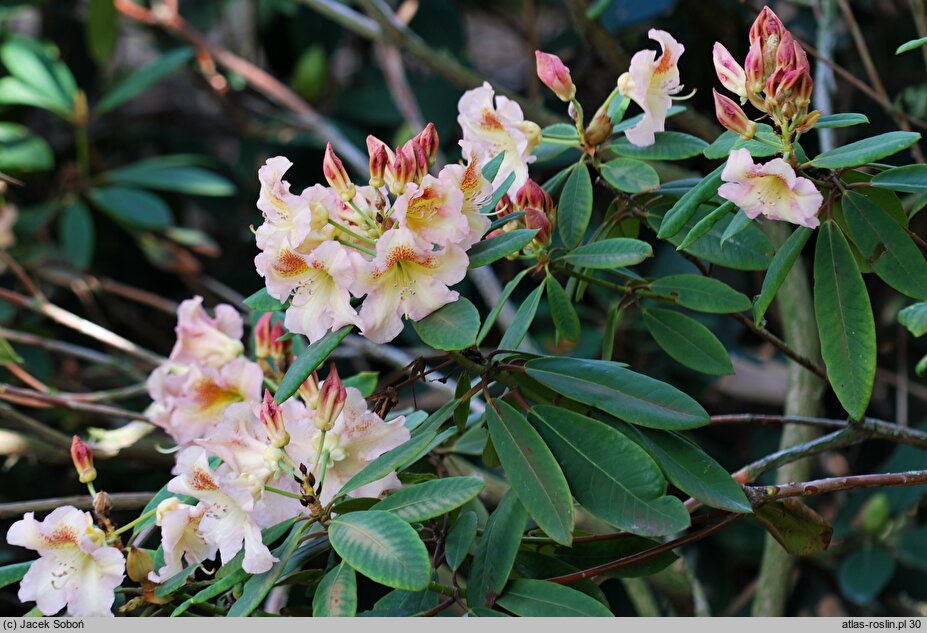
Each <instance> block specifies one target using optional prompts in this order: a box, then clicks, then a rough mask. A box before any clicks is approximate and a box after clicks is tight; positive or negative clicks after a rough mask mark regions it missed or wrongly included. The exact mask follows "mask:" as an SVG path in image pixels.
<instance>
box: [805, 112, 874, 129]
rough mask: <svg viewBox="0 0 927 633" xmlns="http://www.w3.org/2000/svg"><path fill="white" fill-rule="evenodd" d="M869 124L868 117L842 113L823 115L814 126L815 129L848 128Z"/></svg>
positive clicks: (853, 113)
mask: <svg viewBox="0 0 927 633" xmlns="http://www.w3.org/2000/svg"><path fill="white" fill-rule="evenodd" d="M867 123H869V117H867V116H866V115H865V114H857V113H856V112H842V113H840V114H825V115H824V116H822V117H821V118H820V119H818V122H817V123H815V124H814V127H815V128H818V129H820V128H830V127H850V126H851V125H862V124H867Z"/></svg>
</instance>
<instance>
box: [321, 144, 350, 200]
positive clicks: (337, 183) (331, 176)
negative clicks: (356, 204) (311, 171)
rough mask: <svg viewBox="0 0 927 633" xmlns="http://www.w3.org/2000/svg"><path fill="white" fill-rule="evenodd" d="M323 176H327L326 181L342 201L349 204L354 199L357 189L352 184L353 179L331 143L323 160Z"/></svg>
mask: <svg viewBox="0 0 927 633" xmlns="http://www.w3.org/2000/svg"><path fill="white" fill-rule="evenodd" d="M322 175H324V176H325V180H327V181H328V184H329V185H330V186H331V188H332V189H334V190H335V192H336V193H337V194H338V195H339V196H340V197H341V200H342V201H344V202H348V201H349V200H353V199H354V195H355V194H356V193H357V189H356V188H355V187H354V183H353V182H351V178H350V177H349V176H348V172H347V171H346V170H345V168H344V164H343V163H342V162H341V159H340V158H338V157H337V156H336V155H335V150H333V149H332V144H331V143H329V144H328V145H327V146H326V148H325V158H323V159H322Z"/></svg>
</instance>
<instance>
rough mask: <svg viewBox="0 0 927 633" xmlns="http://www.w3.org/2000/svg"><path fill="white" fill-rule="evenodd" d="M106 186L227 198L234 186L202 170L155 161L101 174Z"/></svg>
mask: <svg viewBox="0 0 927 633" xmlns="http://www.w3.org/2000/svg"><path fill="white" fill-rule="evenodd" d="M103 179H104V180H106V181H107V182H111V183H115V184H118V185H128V186H130V187H141V188H143V189H155V190H157V191H172V192H177V193H186V194H189V195H193V196H230V195H232V194H234V193H235V185H233V184H232V183H231V182H229V181H228V180H227V179H225V178H223V177H222V176H220V175H219V174H217V173H215V172H212V171H209V170H208V169H203V168H202V167H178V166H173V165H170V164H169V163H168V164H163V163H161V162H160V161H159V160H143V161H139V162H137V163H133V164H131V165H127V166H125V167H120V168H119V169H113V170H111V171H108V172H106V173H105V174H103Z"/></svg>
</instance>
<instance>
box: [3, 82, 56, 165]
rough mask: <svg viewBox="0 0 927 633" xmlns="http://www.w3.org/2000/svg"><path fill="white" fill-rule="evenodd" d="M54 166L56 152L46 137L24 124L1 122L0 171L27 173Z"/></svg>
mask: <svg viewBox="0 0 927 633" xmlns="http://www.w3.org/2000/svg"><path fill="white" fill-rule="evenodd" d="M0 81H2V80H0ZM54 166H55V154H54V152H52V148H51V146H50V145H49V144H48V143H47V142H46V141H45V139H43V138H42V137H41V136H37V135H35V134H33V133H32V132H30V131H29V129H28V128H27V127H25V126H23V125H18V124H16V123H0V171H4V172H12V173H25V172H34V171H46V170H49V169H51V168H52V167H54Z"/></svg>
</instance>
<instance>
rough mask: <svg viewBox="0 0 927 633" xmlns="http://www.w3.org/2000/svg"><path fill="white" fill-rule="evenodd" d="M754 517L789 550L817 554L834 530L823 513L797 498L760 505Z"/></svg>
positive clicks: (793, 552)
mask: <svg viewBox="0 0 927 633" xmlns="http://www.w3.org/2000/svg"><path fill="white" fill-rule="evenodd" d="M756 518H757V520H758V521H759V522H760V523H762V524H763V527H765V528H766V529H767V531H769V533H770V534H771V535H772V536H773V538H775V539H776V540H777V541H778V542H779V544H780V545H781V546H782V548H783V549H784V550H785V551H787V552H788V553H789V554H795V555H799V556H808V555H810V554H817V553H818V552H821V551H823V550H825V549H827V547H828V546H829V545H830V539H831V537H832V536H833V534H834V529H833V528H832V527H831V526H830V525H829V524H828V523H827V521H825V520H824V517H822V516H821V515H820V514H818V513H817V512H815V511H814V510H812V509H811V508H809V507H808V506H806V505H805V504H803V503H802V502H801V501H799V500H798V499H783V500H782V501H773V502H772V503H767V504H765V505H762V506H760V507H759V508H757V509H756Z"/></svg>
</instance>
